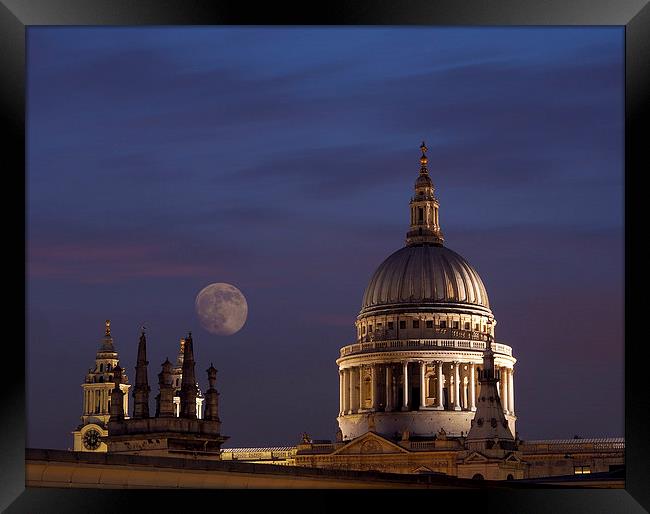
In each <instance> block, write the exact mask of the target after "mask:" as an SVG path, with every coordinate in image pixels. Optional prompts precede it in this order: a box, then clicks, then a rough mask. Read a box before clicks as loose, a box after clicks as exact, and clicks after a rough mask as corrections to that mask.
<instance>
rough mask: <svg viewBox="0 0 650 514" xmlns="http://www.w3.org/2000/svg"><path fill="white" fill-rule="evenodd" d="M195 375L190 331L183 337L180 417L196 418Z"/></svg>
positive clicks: (196, 390) (196, 388)
mask: <svg viewBox="0 0 650 514" xmlns="http://www.w3.org/2000/svg"><path fill="white" fill-rule="evenodd" d="M197 393H198V387H197V386H196V376H195V374H194V347H193V343H192V332H190V333H189V334H188V336H187V338H186V339H185V351H184V352H183V378H182V379H181V395H180V398H181V413H180V417H181V418H190V419H196V396H197Z"/></svg>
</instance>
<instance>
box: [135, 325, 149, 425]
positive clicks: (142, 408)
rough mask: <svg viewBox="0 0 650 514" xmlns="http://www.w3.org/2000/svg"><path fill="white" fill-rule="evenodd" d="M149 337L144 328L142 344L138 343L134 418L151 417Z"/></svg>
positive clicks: (141, 334)
mask: <svg viewBox="0 0 650 514" xmlns="http://www.w3.org/2000/svg"><path fill="white" fill-rule="evenodd" d="M148 364H149V361H147V337H146V335H145V333H144V327H142V332H141V333H140V342H139V343H138V360H137V362H136V365H135V387H134V388H133V417H134V418H135V419H138V418H148V417H149V392H150V391H151V388H150V387H149V380H148V378H147V365H148Z"/></svg>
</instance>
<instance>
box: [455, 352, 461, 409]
mask: <svg viewBox="0 0 650 514" xmlns="http://www.w3.org/2000/svg"><path fill="white" fill-rule="evenodd" d="M459 367H460V364H459V363H458V362H454V410H460V371H459V369H458V368H459Z"/></svg>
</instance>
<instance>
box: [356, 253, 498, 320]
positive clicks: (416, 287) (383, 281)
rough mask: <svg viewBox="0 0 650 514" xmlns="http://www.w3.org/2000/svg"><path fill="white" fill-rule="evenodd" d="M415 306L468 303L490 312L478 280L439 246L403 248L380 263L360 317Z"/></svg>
mask: <svg viewBox="0 0 650 514" xmlns="http://www.w3.org/2000/svg"><path fill="white" fill-rule="evenodd" d="M408 304H418V305H419V306H420V307H426V306H429V305H431V304H467V305H471V306H475V307H479V308H484V309H487V310H489V308H490V303H489V300H488V296H487V292H486V290H485V286H484V285H483V281H482V280H481V277H480V276H479V274H478V273H477V272H476V270H475V269H474V268H473V267H472V266H470V264H469V263H468V262H467V261H466V260H465V259H464V258H463V257H461V256H460V255H458V254H457V253H456V252H454V251H452V250H450V249H449V248H445V247H444V246H442V245H433V244H422V245H409V246H406V247H404V248H402V249H400V250H398V251H396V252H395V253H393V254H392V255H390V256H389V257H388V258H387V259H386V260H385V261H384V262H382V263H381V264H380V265H379V267H378V268H377V270H376V271H375V273H374V274H373V276H372V278H371V279H370V283H369V284H368V287H367V288H366V291H365V293H364V295H363V305H362V307H361V315H363V314H367V313H371V312H376V311H378V310H382V311H385V310H386V309H390V308H401V307H406V305H408Z"/></svg>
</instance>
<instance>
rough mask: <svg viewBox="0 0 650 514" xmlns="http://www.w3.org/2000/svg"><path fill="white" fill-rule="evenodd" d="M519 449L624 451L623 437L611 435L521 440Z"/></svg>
mask: <svg viewBox="0 0 650 514" xmlns="http://www.w3.org/2000/svg"><path fill="white" fill-rule="evenodd" d="M521 449H522V450H523V451H524V453H549V452H558V453H568V452H573V453H575V452H594V451H598V452H602V451H624V450H625V439H623V438H622V437H620V438H618V437H616V438H614V437H613V438H602V439H570V440H555V441H553V440H550V441H548V440H547V441H523V442H522V445H521Z"/></svg>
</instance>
